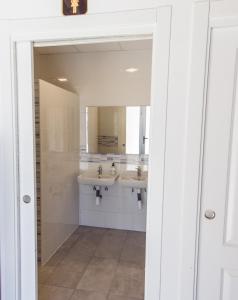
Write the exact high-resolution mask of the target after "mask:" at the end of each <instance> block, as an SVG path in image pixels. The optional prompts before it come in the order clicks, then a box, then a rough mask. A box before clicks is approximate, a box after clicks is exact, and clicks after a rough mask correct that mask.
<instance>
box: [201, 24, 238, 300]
mask: <svg viewBox="0 0 238 300" xmlns="http://www.w3.org/2000/svg"><path fill="white" fill-rule="evenodd" d="M237 72H238V28H227V29H215V30H214V31H213V33H212V39H211V54H210V66H209V82H208V98H207V112H206V125H205V146H204V165H203V182H202V207H201V230H200V249H199V267H198V272H199V273H198V297H197V299H198V300H237V299H238V94H237V92H238V81H237ZM209 209H211V210H212V211H214V212H215V213H216V216H215V218H214V219H211V220H209V219H207V218H206V217H205V212H206V210H209Z"/></svg>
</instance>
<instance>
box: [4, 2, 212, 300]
mask: <svg viewBox="0 0 238 300" xmlns="http://www.w3.org/2000/svg"><path fill="white" fill-rule="evenodd" d="M153 3H154V4H153V5H152V4H150V5H151V7H150V8H145V9H142V10H141V9H138V10H133V9H131V8H129V10H126V11H124V12H123V13H122V12H116V13H115V12H114V13H104V14H92V15H86V16H83V17H79V18H77V17H67V18H65V17H60V18H42V19H40V18H39V19H32V20H30V19H29V20H12V21H11V22H10V21H9V22H5V23H4V24H5V25H6V27H5V28H3V27H2V28H0V32H1V37H2V43H3V44H4V47H3V49H2V50H3V52H2V53H3V55H0V60H1V62H2V64H3V69H4V70H5V74H4V78H3V80H2V82H3V85H2V86H1V87H0V88H1V90H0V92H1V95H3V97H2V99H3V100H2V99H0V101H1V107H3V108H4V109H3V115H2V116H5V115H6V119H5V121H4V123H5V124H4V126H2V128H5V130H6V129H7V132H8V133H9V134H8V136H7V137H6V139H5V142H6V146H5V148H4V152H3V154H4V156H3V158H4V159H3V164H2V165H3V168H5V172H7V174H0V177H1V180H0V184H3V185H2V187H3V192H4V194H3V195H6V199H8V200H9V201H5V202H4V201H2V202H1V208H3V209H2V210H0V224H1V228H4V231H3V234H2V236H1V239H3V240H4V239H5V240H6V244H5V245H3V243H1V245H0V247H1V255H2V260H1V268H2V273H3V275H5V274H6V276H4V277H3V276H2V277H3V279H2V280H3V281H2V282H3V283H2V284H3V289H2V293H3V297H4V296H5V298H6V299H9V300H16V299H17V300H19V299H20V277H19V274H20V271H21V268H20V267H21V266H20V263H19V262H20V258H19V253H20V243H19V214H18V211H19V203H20V198H19V166H18V161H19V160H18V158H19V151H18V144H19V139H18V103H17V96H18V91H17V89H16V73H17V69H16V68H15V66H16V51H15V50H16V43H24V42H28V43H29V42H30V43H32V42H36V41H39V42H43V41H44V42H45V43H46V44H48V43H49V42H50V41H51V40H52V38H53V39H54V40H55V41H62V38H63V37H65V38H66V40H67V39H68V40H72V39H76V40H77V39H78V38H79V36H81V37H82V38H85V37H86V36H87V37H88V39H89V40H90V39H91V38H95V37H96V36H101V38H103V37H104V38H105V36H107V38H109V37H111V38H114V37H115V36H125V35H136V34H137V35H141V36H142V35H144V34H145V35H148V34H152V35H153V40H154V45H153V59H154V61H157V64H153V72H154V73H155V74H156V76H154V80H153V82H152V99H153V100H154V102H155V104H157V105H158V107H156V106H154V108H155V109H154V110H153V113H152V116H151V124H156V126H153V128H154V130H152V144H151V156H150V162H149V163H150V175H149V176H150V178H149V182H150V190H149V195H148V197H149V199H152V200H151V201H150V206H149V207H148V211H147V216H148V220H147V249H146V250H147V255H146V282H145V283H146V289H145V293H146V300H147V299H148V300H157V299H161V300H162V299H163V300H164V299H172V298H173V299H183V300H191V299H192V298H193V299H196V298H195V286H196V264H197V245H195V244H196V241H197V238H198V231H197V225H198V224H197V217H198V202H199V199H198V182H199V176H200V163H201V157H200V155H201V123H202V120H203V114H202V112H201V110H202V109H203V105H204V102H203V101H204V94H203V93H204V82H205V76H204V70H205V67H204V65H205V61H206V51H204V49H206V46H207V30H208V27H207V23H208V13H209V0H205V1H200V0H193V1H191V3H188V4H186V3H185V1H184V2H183V3H182V1H181V3H177V0H176V1H171V2H170V1H168V2H166V5H165V2H163V1H162V2H161V4H159V1H158V4H157V3H156V5H155V2H153ZM155 6H156V7H155ZM130 9H131V10H130ZM190 14H192V15H193V16H192V17H191V19H192V21H193V22H192V24H193V27H192V28H191V36H192V37H191V38H188V37H187V35H186V34H187V33H184V35H183V33H181V31H180V29H182V30H185V28H184V24H185V22H182V23H183V24H182V26H181V28H180V25H179V24H180V22H181V21H182V20H181V19H180V18H182V19H183V20H185V19H186V18H187V17H190ZM104 19H106V21H107V22H109V23H110V26H107V25H106V23H107V22H106V21H105V20H104ZM125 20H127V22H125ZM179 20H180V21H179ZM101 23H102V24H101ZM91 24H95V26H94V27H93V26H92V25H91ZM96 24H97V26H98V27H96ZM82 25H83V26H82ZM178 25H179V26H178ZM78 28H80V29H78ZM177 35H178V38H177ZM181 37H182V41H181V40H180V38H181ZM183 42H184V43H185V46H181V45H183ZM171 43H172V48H171ZM186 47H188V48H189V51H188V53H189V55H191V57H190V59H189V61H190V64H189V66H188V68H189V70H190V71H189V72H188V73H190V74H192V75H193V74H194V75H193V76H191V80H190V79H188V80H187V88H188V89H189V90H188V91H187V98H188V99H189V98H191V99H193V100H194V101H188V99H187V98H186V99H187V100H186V101H187V105H186V107H187V112H186V114H184V115H185V116H186V118H187V119H186V122H185V123H186V139H185V143H186V145H184V157H185V156H186V160H185V163H184V165H183V171H181V172H182V174H183V176H184V178H185V179H184V180H183V189H184V195H183V197H184V200H183V201H180V202H177V203H176V204H175V208H174V207H171V205H172V204H174V201H172V200H174V199H172V198H173V196H174V195H172V194H173V193H168V188H169V185H170V180H169V179H171V175H168V174H167V173H168V169H170V170H171V164H172V162H169V163H168V161H167V160H168V157H169V158H170V157H171V153H170V155H168V154H167V152H166V149H167V148H168V149H170V152H171V144H170V145H169V147H167V146H166V143H167V139H168V135H169V138H170V142H171V124H170V125H169V124H168V119H167V110H168V111H169V115H168V116H169V117H170V119H171V118H173V117H174V116H175V113H173V112H172V109H171V107H168V99H170V100H172V98H174V99H175V98H176V96H177V95H176V91H179V95H180V96H181V95H183V96H185V95H184V93H183V92H181V89H179V88H178V85H179V84H178V83H175V78H177V80H178V76H177V74H176V75H174V73H173V74H172V73H171V72H170V71H171V68H172V70H173V71H174V70H175V73H176V72H178V71H180V70H179V68H180V67H183V68H185V66H181V62H178V61H175V59H176V57H179V55H180V54H179V55H177V54H176V52H178V53H180V51H182V49H185V51H187V49H186ZM190 48H191V49H190ZM9 50H10V51H9ZM3 56H4V58H3ZM156 66H160V67H159V68H157V67H156ZM185 73H186V72H184V74H185ZM186 74H187V73H186ZM0 76H1V74H0ZM176 76H177V77H176ZM156 78H158V80H159V82H160V83H161V87H162V88H158V84H157V80H156ZM184 81H185V78H184ZM0 83H1V82H0ZM173 87H175V89H174V92H173V91H172V89H173ZM183 88H184V87H182V89H183ZM156 98H159V99H160V102H159V101H157V102H156ZM180 100H182V99H181V98H180ZM31 101H32V100H31ZM158 102H159V103H158ZM171 102H172V103H174V101H171ZM176 105H179V104H176ZM183 105H184V104H183ZM196 111H199V115H198V114H196V113H195V112H196ZM0 113H2V112H1V111H0ZM175 118H176V117H175ZM2 123H3V122H2ZM0 125H3V124H0ZM168 125H169V126H168ZM158 128H159V130H158ZM0 129H1V128H0ZM181 130H182V129H181ZM168 131H170V133H169V134H168ZM153 136H159V139H158V142H155V139H153ZM172 147H173V146H172ZM161 161H162V162H163V164H162V165H161ZM157 166H160V167H159V168H158V167H157ZM179 168H180V166H179ZM181 168H182V167H181ZM166 171H167V172H166ZM4 183H5V186H4ZM179 184H180V183H178V184H175V185H176V186H175V192H176V189H177V190H178V185H179ZM158 186H160V187H162V188H160V189H158V188H157V187H158ZM155 197H156V198H155ZM169 197H170V198H169ZM153 199H154V201H153ZM155 199H156V201H155ZM164 199H166V205H165V201H164ZM168 200H169V201H168ZM0 201H1V199H0ZM167 201H168V202H169V204H167ZM172 202H173V203H172ZM172 208H173V210H171V209H172ZM180 210H182V211H180ZM5 211H7V212H8V213H9V215H6V214H5V213H4V212H5ZM182 217H183V218H182ZM168 220H169V221H168ZM179 222H180V223H179ZM174 224H176V225H175V226H176V227H177V228H176V232H177V231H178V232H180V233H182V234H180V235H179V237H178V238H177V239H176V241H175V245H178V249H177V251H176V253H173V256H172V254H171V250H172V249H171V239H172V238H173V235H172V234H171V228H170V227H169V226H170V225H174ZM178 224H180V225H179V226H178ZM173 228H174V226H173ZM188 229H189V230H188ZM1 233H2V232H1ZM9 254H10V255H9ZM174 254H175V255H174ZM10 256H11V257H14V259H10ZM179 270H180V272H181V273H180V274H179V276H178V272H179ZM162 274H163V276H162ZM171 275H172V276H171ZM168 276H171V278H168ZM178 277H179V280H178ZM162 279H163V280H162ZM168 279H169V280H168ZM171 286H172V287H173V288H172V289H171ZM6 295H7V296H6ZM171 295H173V296H171ZM5 298H4V299H5ZM24 300H28V299H24ZM31 300H32V299H31Z"/></svg>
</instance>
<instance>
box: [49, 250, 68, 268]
mask: <svg viewBox="0 0 238 300" xmlns="http://www.w3.org/2000/svg"><path fill="white" fill-rule="evenodd" d="M67 253H68V251H67V250H65V249H62V248H60V249H59V250H58V251H57V252H56V253H55V254H54V255H53V256H52V257H51V259H50V260H49V261H48V262H47V263H46V266H48V267H55V266H57V265H58V264H59V263H60V262H61V261H62V260H63V259H64V258H65V256H66V255H67Z"/></svg>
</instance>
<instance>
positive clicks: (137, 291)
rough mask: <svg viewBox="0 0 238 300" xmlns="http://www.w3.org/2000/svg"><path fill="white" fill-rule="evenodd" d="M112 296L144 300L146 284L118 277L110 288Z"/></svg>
mask: <svg viewBox="0 0 238 300" xmlns="http://www.w3.org/2000/svg"><path fill="white" fill-rule="evenodd" d="M110 294H111V295H118V296H127V297H134V298H138V299H143V298H144V282H143V281H141V280H135V279H133V278H129V277H125V276H120V275H116V276H115V278H114V279H113V283H112V285H111V288H110Z"/></svg>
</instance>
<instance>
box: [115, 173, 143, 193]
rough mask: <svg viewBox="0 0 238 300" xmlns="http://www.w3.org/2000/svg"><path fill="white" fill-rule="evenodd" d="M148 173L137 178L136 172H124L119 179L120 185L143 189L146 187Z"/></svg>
mask: <svg viewBox="0 0 238 300" xmlns="http://www.w3.org/2000/svg"><path fill="white" fill-rule="evenodd" d="M147 181H148V172H142V174H141V176H140V177H139V176H137V171H125V172H123V173H122V174H121V175H120V177H119V182H120V184H121V185H123V186H126V187H131V188H138V189H145V188H146V187H147Z"/></svg>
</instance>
